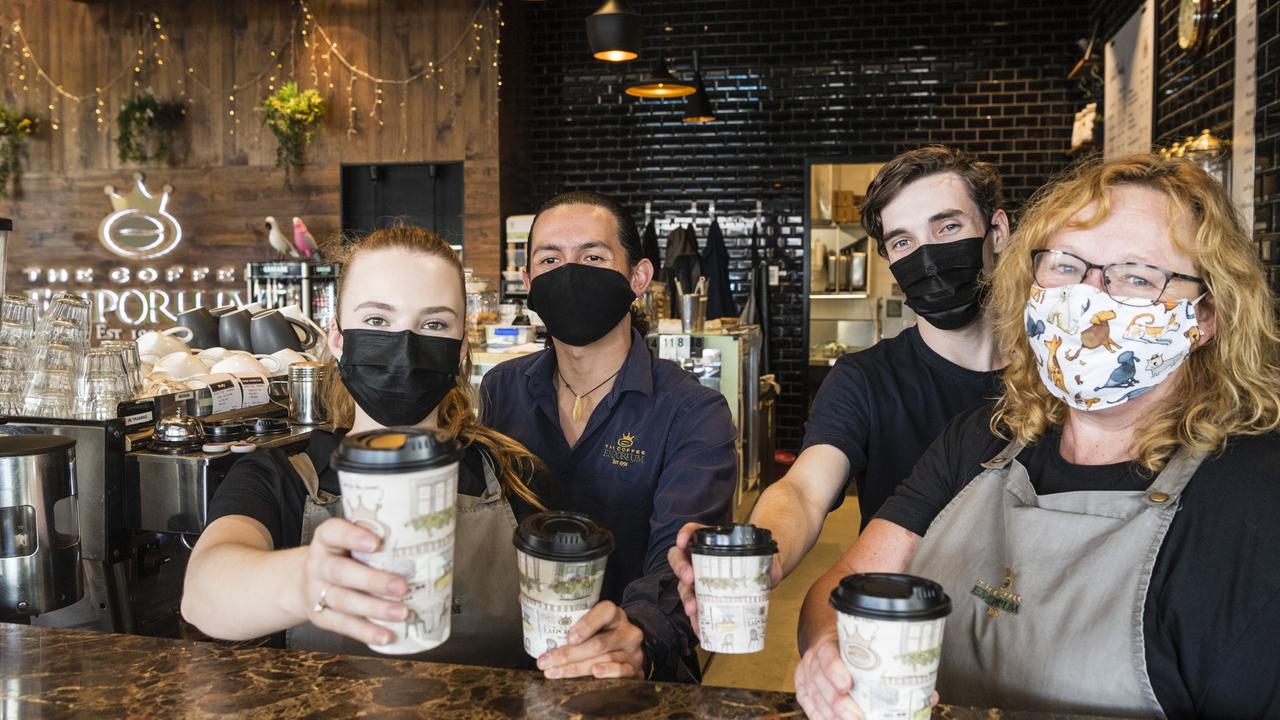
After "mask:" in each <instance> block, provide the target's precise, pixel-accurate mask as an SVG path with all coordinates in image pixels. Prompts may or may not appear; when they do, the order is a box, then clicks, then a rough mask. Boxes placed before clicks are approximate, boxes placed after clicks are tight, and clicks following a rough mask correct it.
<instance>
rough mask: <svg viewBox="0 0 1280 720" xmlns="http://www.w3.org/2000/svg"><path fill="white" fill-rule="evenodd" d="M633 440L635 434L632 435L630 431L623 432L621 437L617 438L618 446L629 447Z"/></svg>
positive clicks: (634, 439)
mask: <svg viewBox="0 0 1280 720" xmlns="http://www.w3.org/2000/svg"><path fill="white" fill-rule="evenodd" d="M635 441H636V436H635V435H632V434H631V433H623V434H622V437H620V438H618V447H624V448H629V447H631V446H632V445H634V444H635Z"/></svg>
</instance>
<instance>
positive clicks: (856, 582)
mask: <svg viewBox="0 0 1280 720" xmlns="http://www.w3.org/2000/svg"><path fill="white" fill-rule="evenodd" d="M830 602H831V606H832V607H834V608H835V609H836V631H837V633H838V635H839V642H840V657H841V659H843V660H844V664H845V667H847V668H848V669H849V674H850V675H852V676H853V689H852V690H851V691H850V692H849V696H850V697H852V698H853V701H854V702H855V703H856V704H857V705H858V707H859V708H860V709H861V710H862V713H863V715H864V716H865V717H866V720H889V719H890V718H913V719H916V720H927V718H928V717H929V715H930V712H931V710H930V703H929V701H930V700H931V699H932V697H933V688H934V686H935V685H936V684H937V680H938V662H939V660H940V659H941V657H942V631H943V627H944V625H945V624H946V619H947V615H948V614H950V613H951V598H949V597H947V594H946V593H944V592H943V591H942V586H941V585H939V584H938V583H935V582H933V581H932V580H926V579H925V578H921V577H915V576H913V575H899V574H890V573H866V574H859V575H849V576H847V577H845V578H844V579H843V580H841V581H840V584H839V585H837V586H836V588H835V589H834V590H832V591H831V599H830Z"/></svg>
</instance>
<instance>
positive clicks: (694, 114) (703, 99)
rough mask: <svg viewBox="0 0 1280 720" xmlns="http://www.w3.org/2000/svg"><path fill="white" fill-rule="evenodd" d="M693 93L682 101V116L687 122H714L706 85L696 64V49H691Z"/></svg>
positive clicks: (714, 117) (713, 113) (714, 118)
mask: <svg viewBox="0 0 1280 720" xmlns="http://www.w3.org/2000/svg"><path fill="white" fill-rule="evenodd" d="M693 87H694V90H693V94H692V95H690V96H689V97H688V99H687V100H685V101H684V117H683V118H681V120H683V121H685V122H687V123H709V122H715V120H716V114H715V112H714V111H713V110H712V109H711V98H709V97H707V86H706V85H705V84H703V82H702V68H701V67H700V66H699V64H698V51H697V50H694V51H693Z"/></svg>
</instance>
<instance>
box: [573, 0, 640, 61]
mask: <svg viewBox="0 0 1280 720" xmlns="http://www.w3.org/2000/svg"><path fill="white" fill-rule="evenodd" d="M643 35H644V21H643V20H642V19H641V17H640V15H639V14H638V13H636V12H635V11H634V10H632V9H631V8H629V7H627V4H626V3H624V2H622V0H605V1H604V4H603V5H601V6H600V9H599V10H596V11H595V12H594V13H592V14H591V16H590V17H588V18H587V42H588V43H590V45H591V55H592V56H593V57H595V59H597V60H604V61H606V62H626V61H627V60H635V59H636V58H637V57H640V38H641V37H642V36H643Z"/></svg>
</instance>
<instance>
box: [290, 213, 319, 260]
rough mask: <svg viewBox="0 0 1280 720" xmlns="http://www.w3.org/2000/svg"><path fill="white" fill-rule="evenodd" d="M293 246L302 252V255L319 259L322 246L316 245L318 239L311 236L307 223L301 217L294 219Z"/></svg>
mask: <svg viewBox="0 0 1280 720" xmlns="http://www.w3.org/2000/svg"><path fill="white" fill-rule="evenodd" d="M293 246H294V247H295V248H297V249H298V252H300V253H302V257H304V258H307V259H310V258H313V257H314V258H316V259H319V255H320V248H318V247H316V239H315V238H313V237H311V233H310V232H309V231H308V230H307V226H306V224H305V223H303V222H302V218H299V217H295V218H294V219H293Z"/></svg>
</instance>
